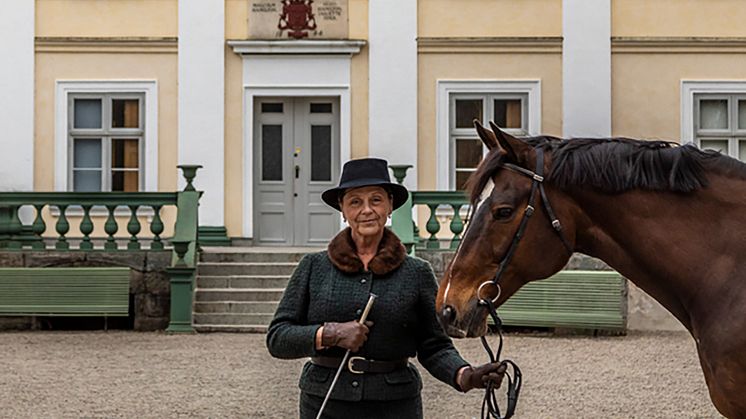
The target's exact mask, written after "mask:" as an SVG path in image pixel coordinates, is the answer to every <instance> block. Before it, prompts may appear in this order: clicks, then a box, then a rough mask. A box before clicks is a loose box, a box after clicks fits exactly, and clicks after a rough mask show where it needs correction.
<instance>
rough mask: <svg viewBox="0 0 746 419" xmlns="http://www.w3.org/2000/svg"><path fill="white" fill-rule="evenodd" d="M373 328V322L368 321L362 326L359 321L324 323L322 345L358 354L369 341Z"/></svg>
mask: <svg viewBox="0 0 746 419" xmlns="http://www.w3.org/2000/svg"><path fill="white" fill-rule="evenodd" d="M372 326H373V322H372V321H370V320H368V321H366V322H365V324H360V323H358V322H357V321H350V322H345V323H333V322H329V323H324V328H323V330H322V332H321V344H322V345H323V346H325V347H331V346H339V347H340V348H344V349H349V350H350V351H352V352H357V351H358V350H359V349H360V347H361V346H363V343H365V341H366V340H367V339H368V331H369V328H370V327H372Z"/></svg>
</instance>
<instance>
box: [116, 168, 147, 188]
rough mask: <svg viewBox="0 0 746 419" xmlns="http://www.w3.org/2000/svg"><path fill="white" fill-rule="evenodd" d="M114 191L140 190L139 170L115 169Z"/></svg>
mask: <svg viewBox="0 0 746 419" xmlns="http://www.w3.org/2000/svg"><path fill="white" fill-rule="evenodd" d="M111 190H112V192H137V191H138V190H140V184H139V173H138V172H137V171H126V172H125V171H122V170H113V171H112V172H111Z"/></svg>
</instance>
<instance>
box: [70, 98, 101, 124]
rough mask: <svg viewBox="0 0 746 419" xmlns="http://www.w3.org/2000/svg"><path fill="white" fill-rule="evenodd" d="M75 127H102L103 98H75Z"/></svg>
mask: <svg viewBox="0 0 746 419" xmlns="http://www.w3.org/2000/svg"><path fill="white" fill-rule="evenodd" d="M74 103H75V105H74V106H75V109H74V110H73V114H74V121H73V127H75V128H101V99H75V102H74Z"/></svg>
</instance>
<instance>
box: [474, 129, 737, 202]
mask: <svg viewBox="0 0 746 419" xmlns="http://www.w3.org/2000/svg"><path fill="white" fill-rule="evenodd" d="M522 140H523V141H524V142H526V143H527V144H529V145H530V146H532V147H535V148H536V147H541V148H542V149H544V150H545V151H546V152H548V153H550V154H551V156H552V165H551V167H550V168H549V173H548V175H547V180H548V181H549V182H551V183H552V184H553V185H556V186H558V187H559V188H561V189H567V188H569V187H571V186H588V187H591V188H593V189H594V190H597V191H599V192H604V193H612V194H614V193H621V192H625V191H628V190H632V189H643V190H654V191H671V192H691V191H694V190H696V189H699V188H703V187H705V186H707V177H706V176H705V172H706V169H715V170H718V171H720V172H735V173H737V174H739V175H740V177H746V164H743V163H741V162H740V161H738V160H736V159H733V158H730V157H727V156H723V155H721V154H720V153H719V152H716V151H710V150H706V151H704V150H700V149H699V148H697V147H696V146H695V145H693V144H686V145H684V146H679V145H678V144H676V143H672V142H667V141H641V140H633V139H629V138H573V139H559V138H555V137H549V136H541V137H530V138H524V139H522ZM503 163H505V161H504V155H503V154H501V153H498V152H495V151H491V152H490V153H488V154H487V156H485V158H484V160H483V161H482V163H481V164H480V165H479V167H478V168H477V170H476V172H474V174H473V175H472V177H471V179H469V182H468V189H469V193H470V197H471V201H472V202H476V200H477V199H478V198H479V194H480V193H481V191H482V189H484V187H485V185H486V184H487V182H488V181H489V180H490V179H491V178H492V177H493V176H494V174H495V172H496V171H497V170H498V169H499V168H500V167H501V166H502V164H503ZM527 169H530V170H534V169H535V168H534V167H527Z"/></svg>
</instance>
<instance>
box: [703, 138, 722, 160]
mask: <svg viewBox="0 0 746 419" xmlns="http://www.w3.org/2000/svg"><path fill="white" fill-rule="evenodd" d="M699 144H700V148H701V149H703V150H715V151H719V152H721V153H722V154H725V155H726V156H727V155H728V140H700V141H699Z"/></svg>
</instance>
